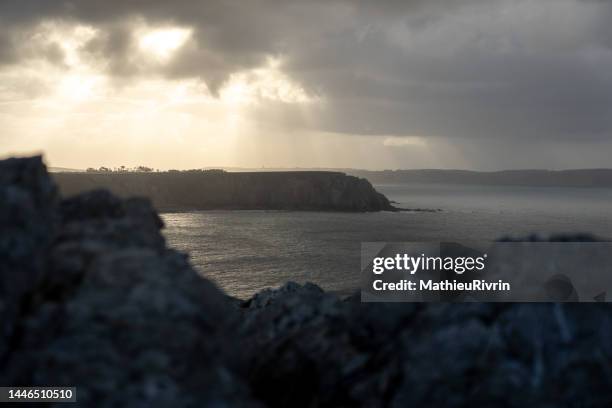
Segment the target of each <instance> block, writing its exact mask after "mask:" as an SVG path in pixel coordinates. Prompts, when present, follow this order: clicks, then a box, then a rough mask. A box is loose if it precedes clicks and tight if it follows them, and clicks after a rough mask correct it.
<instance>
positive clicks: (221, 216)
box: [162, 184, 612, 299]
mask: <svg viewBox="0 0 612 408" xmlns="http://www.w3.org/2000/svg"><path fill="white" fill-rule="evenodd" d="M374 187H375V188H376V189H377V190H378V191H380V192H381V193H383V194H385V195H386V196H387V197H388V198H389V199H390V200H392V201H394V202H395V204H394V205H395V206H397V207H402V208H409V209H428V210H439V211H433V212H430V211H405V212H386V211H384V212H375V213H342V212H306V211H297V212H296V211H192V212H172V213H163V214H162V218H163V220H164V222H165V224H166V227H165V230H164V234H165V236H166V239H167V241H168V244H169V245H170V246H171V247H173V248H175V249H177V250H179V251H183V252H187V253H188V254H189V256H190V260H191V263H192V265H193V266H194V267H195V268H196V269H197V270H198V271H199V272H200V273H201V274H202V275H203V276H205V277H207V278H209V279H211V280H213V281H214V282H215V283H216V284H217V285H218V286H219V287H221V288H222V289H224V290H225V291H226V293H228V294H229V295H231V296H234V297H237V298H240V299H248V298H249V297H251V296H252V295H253V294H254V293H256V292H258V291H260V290H262V289H264V288H270V287H278V286H280V285H282V284H284V283H285V282H287V281H295V282H299V283H304V282H313V283H316V284H317V285H319V286H321V287H322V288H324V289H326V290H329V291H332V292H336V293H338V294H339V295H348V294H351V293H353V292H354V291H356V290H358V288H359V276H360V250H361V243H362V242H461V241H469V240H472V241H473V240H497V239H499V238H501V237H514V238H519V237H525V236H528V235H531V234H538V235H540V236H543V237H546V236H549V235H551V234H559V233H590V234H594V235H596V236H598V237H600V238H602V239H612V189H611V188H568V187H517V186H478V185H443V184H395V185H392V184H380V185H375V186H374Z"/></svg>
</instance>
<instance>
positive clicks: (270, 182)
mask: <svg viewBox="0 0 612 408" xmlns="http://www.w3.org/2000/svg"><path fill="white" fill-rule="evenodd" d="M53 177H54V179H55V180H56V182H57V184H58V185H59V188H60V190H61V192H62V194H63V195H65V196H70V195H74V194H78V193H81V192H84V191H88V190H92V189H96V188H106V189H109V190H110V191H112V192H113V193H114V194H117V195H119V196H120V197H130V196H143V197H147V198H149V199H151V201H152V202H153V205H154V206H155V207H156V208H158V209H160V210H168V209H170V210H172V209H200V210H207V209H266V210H329V211H381V210H393V209H394V208H393V206H391V204H390V203H389V200H387V198H386V197H385V196H384V195H382V194H380V193H378V192H377V191H376V190H375V189H374V187H372V185H371V184H370V183H369V182H368V181H367V180H365V179H360V178H357V177H353V176H347V175H346V174H343V173H336V172H311V171H308V172H297V171H296V172H258V173H254V172H251V173H226V172H220V171H219V172H211V171H185V172H164V173H56V174H54V175H53Z"/></svg>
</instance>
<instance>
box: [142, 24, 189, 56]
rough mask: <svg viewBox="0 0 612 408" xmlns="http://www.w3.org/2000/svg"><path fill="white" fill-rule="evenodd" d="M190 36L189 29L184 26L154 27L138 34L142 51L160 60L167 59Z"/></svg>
mask: <svg viewBox="0 0 612 408" xmlns="http://www.w3.org/2000/svg"><path fill="white" fill-rule="evenodd" d="M189 37H191V30H189V29H184V28H169V29H156V30H150V31H145V32H144V33H142V34H140V35H139V40H138V45H139V47H140V49H141V50H142V51H144V52H145V53H148V54H150V55H152V56H154V57H155V58H157V59H158V60H160V61H166V60H168V59H169V58H170V57H171V56H172V54H174V52H176V50H178V49H179V48H181V47H182V46H183V45H184V44H185V42H187V40H188V39H189Z"/></svg>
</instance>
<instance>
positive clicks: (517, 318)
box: [0, 158, 612, 407]
mask: <svg viewBox="0 0 612 408" xmlns="http://www.w3.org/2000/svg"><path fill="white" fill-rule="evenodd" d="M55 191H56V190H55V188H54V186H53V184H52V183H51V182H50V181H49V178H48V176H47V174H46V172H45V169H44V166H43V165H42V162H41V160H40V158H35V159H22V160H9V161H4V162H0V227H1V230H0V231H1V232H0V285H1V286H0V307H1V309H0V313H1V314H2V315H1V316H0V317H1V319H2V320H1V321H2V337H1V338H0V358H1V363H0V367H2V370H0V382H1V383H2V384H3V385H5V384H14V385H36V384H38V385H76V386H77V387H78V399H79V404H78V405H81V406H130V407H132V406H136V407H138V406H163V407H165V406H173V407H174V406H176V407H186V406H197V407H200V406H202V407H205V406H215V407H218V406H219V407H225V406H227V407H230V406H238V407H240V406H249V407H250V406H274V407H284V406H288V407H315V406H329V407H342V406H364V407H387V406H389V407H405V406H427V407H429V406H439V407H463V406H481V405H482V406H496V407H497V406H502V407H523V406H549V407H555V406H567V405H568V404H578V405H584V406H589V407H597V406H610V404H611V403H612V392H611V390H612V365H611V363H612V359H611V357H612V317H611V316H610V313H609V311H610V309H609V307H607V305H552V304H540V305H520V304H516V305H510V304H477V303H474V304H459V305H453V304H430V305H426V304H369V305H363V304H361V303H360V302H359V298H358V296H355V297H352V298H349V299H347V300H340V299H338V298H337V297H335V296H333V295H331V294H329V293H325V292H323V291H322V290H321V289H320V288H318V287H317V286H315V285H311V284H306V285H304V286H301V285H298V284H294V283H288V284H287V285H285V286H283V287H282V288H280V289H277V290H267V291H263V292H261V293H259V294H257V295H256V296H254V297H253V298H252V299H251V300H249V301H247V302H244V303H243V304H242V305H240V306H236V302H235V301H233V300H231V299H229V298H228V297H226V296H225V295H224V294H223V293H222V292H221V291H219V290H218V289H217V288H216V287H214V285H212V284H211V283H210V282H208V281H207V280H206V279H203V278H201V277H199V276H198V275H197V273H196V272H195V271H194V270H193V269H192V268H191V267H190V266H189V264H188V262H187V261H186V259H185V257H184V256H183V255H181V254H179V253H177V252H175V251H172V250H169V249H167V248H166V247H165V243H164V240H163V237H162V235H161V234H160V233H159V228H160V227H161V221H160V219H159V217H158V216H157V215H156V214H155V212H154V211H153V210H152V208H151V206H150V205H149V204H148V202H147V201H145V200H139V199H130V200H120V199H117V198H115V197H114V196H112V195H110V194H109V193H107V192H104V191H96V192H91V193H87V194H84V195H81V196H78V197H75V198H71V199H67V200H61V199H60V198H59V197H58V196H57V193H56V192H55Z"/></svg>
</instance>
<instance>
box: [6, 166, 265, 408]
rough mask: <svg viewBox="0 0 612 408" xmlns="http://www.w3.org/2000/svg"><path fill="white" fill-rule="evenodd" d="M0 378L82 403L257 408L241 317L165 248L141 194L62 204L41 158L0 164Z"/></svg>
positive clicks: (99, 194) (90, 196)
mask: <svg viewBox="0 0 612 408" xmlns="http://www.w3.org/2000/svg"><path fill="white" fill-rule="evenodd" d="M0 181H1V184H0V197H2V199H1V200H0V203H2V204H1V205H2V208H1V209H0V210H1V211H0V216H1V217H2V218H0V228H1V230H0V231H1V233H0V244H1V246H0V278H1V279H2V281H1V282H2V286H1V287H0V290H1V291H0V302H1V303H0V304H1V305H2V309H1V310H0V311H1V313H2V314H1V316H0V318H1V321H2V324H3V332H2V337H1V338H0V340H1V341H0V344H2V348H1V349H0V352H1V355H0V359H1V360H0V361H1V362H2V363H1V366H2V367H3V369H2V370H0V383H2V384H3V385H7V384H13V385H24V384H27V385H76V386H77V387H78V401H79V403H80V404H81V405H82V406H143V407H145V406H146V407H148V406H179V407H181V406H256V405H257V404H256V402H255V401H254V400H253V399H251V397H250V396H249V393H250V392H249V389H248V387H247V385H246V383H245V382H244V381H243V380H242V376H241V375H239V373H240V370H241V365H242V363H241V361H243V360H244V359H243V358H241V357H240V353H239V352H237V351H238V350H240V348H239V347H238V346H237V345H236V341H237V339H236V338H235V336H233V334H232V333H233V332H234V330H235V325H236V324H237V320H236V318H237V313H236V310H235V308H234V307H232V306H231V305H230V302H229V300H228V298H227V297H226V296H225V295H224V294H223V293H222V292H220V291H219V290H218V289H217V288H216V287H214V286H213V285H212V284H211V283H210V282H208V281H207V280H205V279H202V278H200V277H199V276H198V275H197V273H196V272H195V271H194V270H193V269H192V268H191V267H190V266H189V264H188V262H187V260H186V257H185V256H183V255H182V254H180V253H177V252H175V251H172V250H169V249H167V248H166V247H165V243H164V239H163V237H162V236H161V234H160V233H159V229H160V227H161V225H162V223H161V220H160V219H159V217H158V216H157V214H156V213H155V212H154V211H153V209H152V207H151V205H150V204H149V202H148V201H146V200H140V199H131V200H120V199H118V198H116V197H114V196H112V195H110V194H109V193H107V192H104V191H94V192H91V193H86V194H84V195H81V196H77V197H74V198H71V199H68V200H64V201H62V202H61V203H60V202H58V198H57V196H56V194H55V189H54V188H53V184H52V183H51V182H50V179H49V177H48V176H47V174H46V172H45V170H44V166H43V165H42V162H41V160H40V158H35V159H23V160H11V161H7V162H2V163H0Z"/></svg>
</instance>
